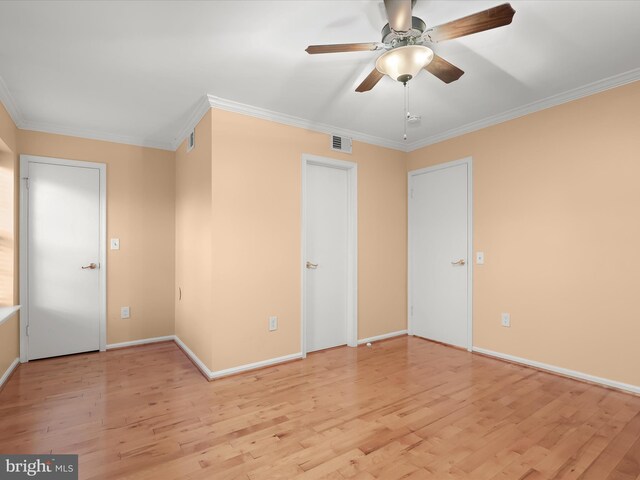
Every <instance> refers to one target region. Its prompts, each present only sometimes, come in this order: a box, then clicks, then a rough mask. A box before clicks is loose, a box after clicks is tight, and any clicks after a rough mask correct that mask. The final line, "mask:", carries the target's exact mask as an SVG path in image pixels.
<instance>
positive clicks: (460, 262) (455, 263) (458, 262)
mask: <svg viewBox="0 0 640 480" xmlns="http://www.w3.org/2000/svg"><path fill="white" fill-rule="evenodd" d="M465 263H467V262H465V261H464V258H461V259H460V260H458V261H457V262H451V265H464V264H465Z"/></svg>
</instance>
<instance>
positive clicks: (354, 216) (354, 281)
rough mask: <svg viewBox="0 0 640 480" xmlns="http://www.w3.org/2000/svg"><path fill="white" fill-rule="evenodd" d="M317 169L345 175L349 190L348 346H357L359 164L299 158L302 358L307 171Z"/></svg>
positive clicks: (304, 349) (303, 348)
mask: <svg viewBox="0 0 640 480" xmlns="http://www.w3.org/2000/svg"><path fill="white" fill-rule="evenodd" d="M309 165H317V166H321V167H329V168H337V169H339V170H345V171H346V172H347V188H348V191H349V192H348V200H347V202H348V208H349V212H348V227H347V237H348V238H347V242H348V247H347V312H346V318H347V345H348V346H350V347H357V346H358V164H357V163H355V162H347V161H344V160H335V159H332V158H326V157H320V156H317V155H309V154H306V153H305V154H303V155H302V212H301V217H302V236H301V238H302V244H301V247H302V248H301V257H300V271H301V278H302V283H301V285H302V292H301V293H302V302H301V308H302V311H301V315H300V319H301V322H300V351H301V352H302V357H303V358H305V357H306V356H307V336H306V335H307V318H306V305H307V299H306V292H307V280H306V274H307V269H306V267H305V264H306V261H307V218H306V216H307V214H306V212H307V167H308V166H309Z"/></svg>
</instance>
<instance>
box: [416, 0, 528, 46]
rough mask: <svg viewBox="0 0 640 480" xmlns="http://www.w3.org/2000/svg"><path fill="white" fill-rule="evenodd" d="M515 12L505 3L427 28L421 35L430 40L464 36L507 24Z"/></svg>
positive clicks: (439, 40) (436, 40)
mask: <svg viewBox="0 0 640 480" xmlns="http://www.w3.org/2000/svg"><path fill="white" fill-rule="evenodd" d="M515 13H516V11H515V10H514V9H513V8H512V7H511V5H510V4H508V3H505V4H504V5H500V6H497V7H493V8H490V9H489V10H484V11H482V12H478V13H474V14H473V15H469V16H468V17H464V18H459V19H458V20H454V21H452V22H449V23H445V24H443V25H439V26H437V27H433V28H429V29H427V31H425V32H424V34H423V37H424V38H426V39H428V40H429V41H431V42H442V41H443V40H451V39H452V38H459V37H464V36H465V35H471V34H472V33H478V32H484V31H485V30H491V29H492V28H497V27H503V26H505V25H509V24H510V23H511V20H512V19H513V15H514V14H515Z"/></svg>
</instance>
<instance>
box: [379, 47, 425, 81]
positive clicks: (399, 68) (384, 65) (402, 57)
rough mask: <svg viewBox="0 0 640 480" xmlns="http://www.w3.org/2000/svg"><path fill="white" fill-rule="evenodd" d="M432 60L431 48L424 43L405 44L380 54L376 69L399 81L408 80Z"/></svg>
mask: <svg viewBox="0 0 640 480" xmlns="http://www.w3.org/2000/svg"><path fill="white" fill-rule="evenodd" d="M431 60H433V50H431V49H430V48H429V47H425V46H424V45H406V46H404V47H398V48H394V49H393V50H389V51H388V52H385V53H383V54H382V55H380V57H379V58H378V60H377V61H376V69H377V70H378V71H379V72H380V73H384V74H385V75H389V76H390V77H391V78H393V79H394V80H397V81H399V82H403V83H404V82H408V81H409V80H411V79H412V78H413V77H415V76H416V75H417V74H418V72H420V70H422V69H423V68H424V67H426V66H427V65H429V63H430V62H431Z"/></svg>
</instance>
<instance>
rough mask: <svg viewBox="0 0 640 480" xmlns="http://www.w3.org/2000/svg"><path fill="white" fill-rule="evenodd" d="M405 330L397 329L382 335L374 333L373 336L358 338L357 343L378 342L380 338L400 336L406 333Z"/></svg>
mask: <svg viewBox="0 0 640 480" xmlns="http://www.w3.org/2000/svg"><path fill="white" fill-rule="evenodd" d="M406 334H407V331H406V330H398V331H397V332H390V333H383V334H382V335H376V336H375V337H369V338H362V339H360V340H358V345H362V344H364V343H369V342H371V343H373V342H378V341H380V340H386V339H387V338H393V337H400V336H402V335H406Z"/></svg>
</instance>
